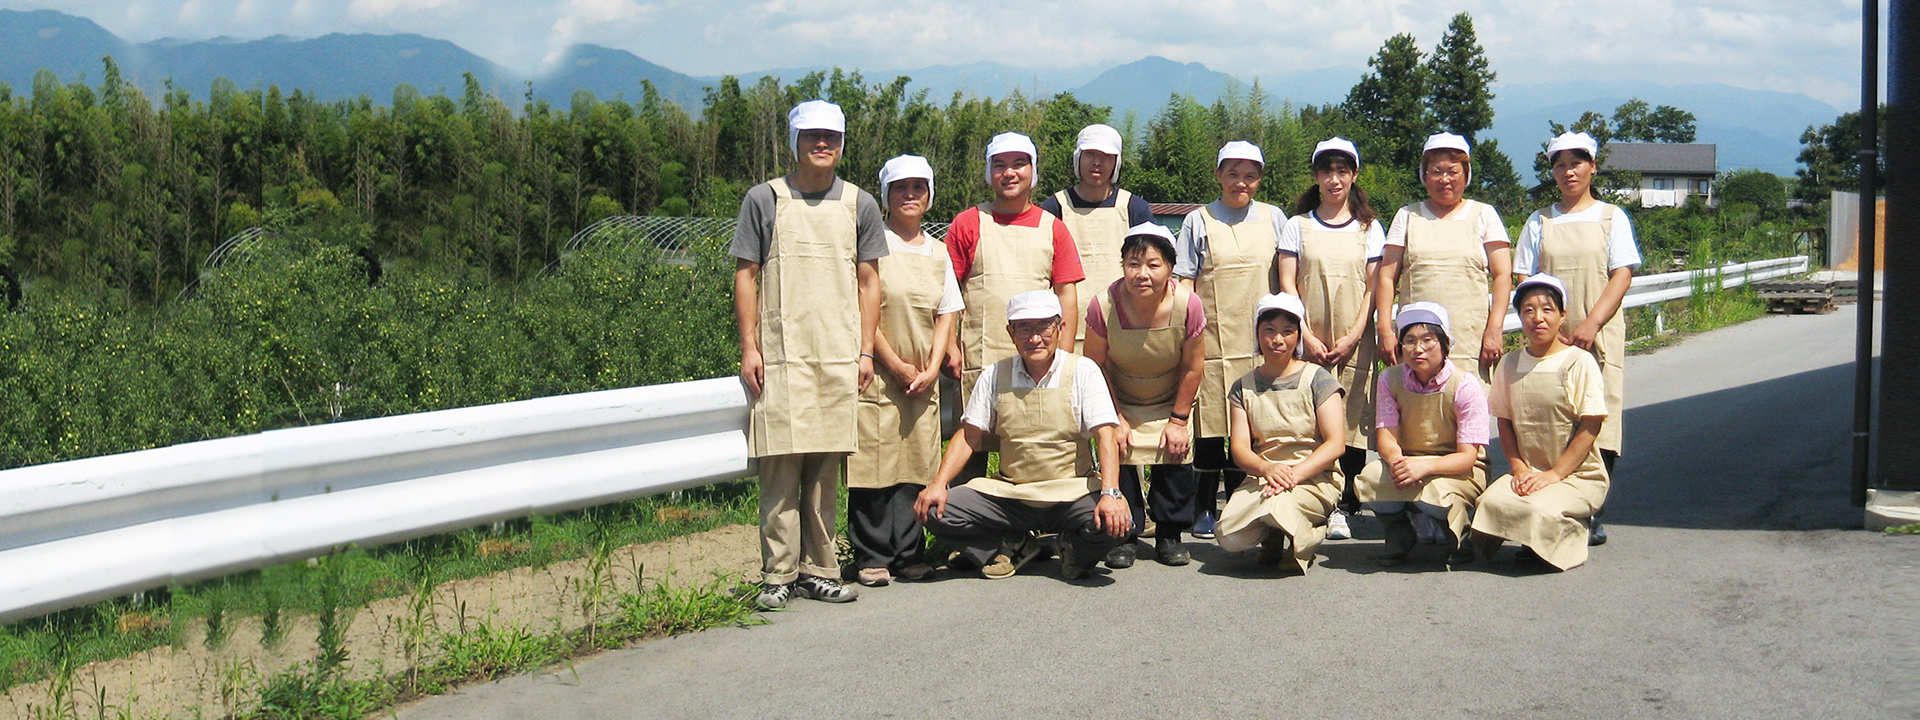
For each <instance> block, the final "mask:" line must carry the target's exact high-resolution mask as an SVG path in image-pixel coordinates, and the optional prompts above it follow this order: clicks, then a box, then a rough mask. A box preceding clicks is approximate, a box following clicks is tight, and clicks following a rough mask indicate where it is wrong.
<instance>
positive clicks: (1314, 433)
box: [1218, 363, 1345, 570]
mask: <svg viewBox="0 0 1920 720" xmlns="http://www.w3.org/2000/svg"><path fill="white" fill-rule="evenodd" d="M1324 372H1327V370H1326V368H1323V367H1320V366H1319V365H1315V364H1313V363H1306V369H1305V370H1302V371H1301V372H1300V381H1299V384H1298V385H1297V386H1295V387H1294V388H1293V389H1291V390H1283V389H1278V388H1275V389H1272V390H1268V391H1267V392H1264V393H1259V392H1254V389H1253V382H1254V381H1253V378H1252V377H1251V376H1250V375H1249V376H1248V377H1247V387H1246V388H1245V394H1244V395H1242V397H1241V399H1242V400H1244V401H1245V403H1246V408H1247V425H1248V426H1249V429H1251V430H1252V432H1253V437H1252V438H1251V440H1252V441H1253V442H1252V447H1253V450H1254V452H1257V453H1259V454H1260V456H1261V457H1263V458H1266V459H1268V460H1270V461H1273V462H1277V463H1284V464H1288V465H1293V464H1297V463H1299V462H1300V461H1302V460H1305V459H1307V456H1308V455H1311V454H1313V450H1314V448H1316V447H1319V446H1320V428H1319V425H1318V418H1319V414H1320V413H1319V408H1317V407H1315V406H1314V404H1313V381H1314V378H1315V377H1316V376H1317V375H1319V374H1320V373H1324ZM1344 487H1345V482H1344V481H1343V479H1342V478H1341V476H1340V470H1339V465H1338V464H1333V465H1331V466H1329V467H1328V468H1327V469H1326V470H1325V471H1322V472H1321V473H1320V474H1319V475H1315V476H1313V477H1311V478H1306V479H1304V480H1302V481H1301V482H1300V483H1299V484H1297V485H1294V486H1293V488H1292V489H1290V490H1287V491H1286V492H1283V493H1280V494H1277V495H1274V496H1273V497H1269V498H1262V497H1260V478H1259V477H1258V476H1256V475H1252V474H1249V475H1247V479H1246V481H1245V482H1242V483H1240V487H1238V488H1235V489H1234V491H1233V494H1232V495H1231V496H1229V497H1228V499H1227V507H1226V509H1224V510H1221V511H1220V528H1219V531H1218V532H1219V535H1220V536H1221V537H1226V536H1228V535H1233V534H1235V533H1239V532H1241V531H1244V530H1246V529H1248V528H1251V527H1254V525H1255V524H1256V523H1263V522H1265V523H1266V524H1271V525H1272V526H1274V527H1278V528H1279V529H1280V530H1281V531H1283V532H1285V533H1286V534H1287V535H1288V536H1289V537H1292V538H1293V560H1294V564H1295V565H1297V566H1298V567H1299V568H1300V569H1301V570H1305V569H1306V568H1307V566H1308V565H1311V564H1313V556H1314V551H1315V550H1317V549H1319V547H1320V543H1321V542H1323V541H1325V540H1326V539H1327V515H1328V514H1329V513H1332V512H1333V506H1334V503H1336V502H1339V500H1340V491H1341V490H1342V489H1343V488H1344Z"/></svg>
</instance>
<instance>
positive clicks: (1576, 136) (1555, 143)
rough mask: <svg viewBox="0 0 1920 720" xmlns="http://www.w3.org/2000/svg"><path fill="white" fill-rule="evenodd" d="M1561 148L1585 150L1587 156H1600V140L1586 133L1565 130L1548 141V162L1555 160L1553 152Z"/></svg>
mask: <svg viewBox="0 0 1920 720" xmlns="http://www.w3.org/2000/svg"><path fill="white" fill-rule="evenodd" d="M1561 150H1585V151H1587V157H1590V158H1591V157H1598V156H1599V154H1600V142H1599V141H1598V140H1594V139H1593V136H1592V135H1588V134H1586V133H1575V132H1564V133H1560V135H1559V136H1558V137H1555V138H1554V139H1553V140H1552V141H1550V142H1548V143H1547V162H1553V154H1554V153H1557V152H1560V151H1561Z"/></svg>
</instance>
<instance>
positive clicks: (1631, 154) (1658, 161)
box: [1602, 142, 1720, 175]
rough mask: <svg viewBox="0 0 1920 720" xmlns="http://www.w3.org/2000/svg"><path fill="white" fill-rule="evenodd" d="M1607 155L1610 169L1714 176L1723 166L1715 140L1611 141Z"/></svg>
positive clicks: (1641, 172) (1642, 172)
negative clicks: (1711, 141) (1712, 141)
mask: <svg viewBox="0 0 1920 720" xmlns="http://www.w3.org/2000/svg"><path fill="white" fill-rule="evenodd" d="M1606 155H1607V159H1606V167H1604V168H1602V169H1603V170H1606V171H1625V172H1637V173H1640V174H1642V175H1655V174H1670V175H1712V174H1714V173H1715V172H1718V171H1719V169H1720V166H1719V146H1718V145H1715V144H1713V143H1629V142H1617V143H1608V144H1607V153H1606Z"/></svg>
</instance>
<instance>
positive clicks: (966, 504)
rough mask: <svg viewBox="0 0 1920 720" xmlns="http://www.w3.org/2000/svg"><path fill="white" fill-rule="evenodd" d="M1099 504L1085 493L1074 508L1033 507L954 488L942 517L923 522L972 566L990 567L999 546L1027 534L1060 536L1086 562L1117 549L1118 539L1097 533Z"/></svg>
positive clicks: (1063, 505) (1067, 504) (1071, 504)
mask: <svg viewBox="0 0 1920 720" xmlns="http://www.w3.org/2000/svg"><path fill="white" fill-rule="evenodd" d="M1099 498H1100V496H1099V495H1096V494H1094V493H1087V494H1086V495H1084V496H1081V498H1080V499H1079V500H1074V501H1072V502H1057V503H1046V504H1044V505H1041V506H1039V507H1034V506H1032V505H1028V504H1027V503H1024V502H1021V501H1019V500H1009V499H1007V498H1003V497H995V496H993V495H988V494H986V493H983V492H980V491H977V490H974V489H973V488H970V487H956V488H953V490H952V491H950V492H948V493H947V509H946V512H943V513H941V514H940V515H939V516H937V517H930V518H927V532H930V533H933V536H934V537H936V538H939V539H940V542H941V543H942V544H944V545H946V546H947V547H949V548H952V549H953V550H956V551H958V552H959V553H960V554H961V555H965V556H966V557H967V559H968V560H971V561H973V564H974V565H975V566H985V565H986V564H988V563H990V562H993V555H994V553H997V552H999V551H1000V548H1001V547H1002V546H1003V545H1010V544H1013V543H1017V542H1019V541H1020V540H1022V539H1025V538H1026V537H1027V534H1028V533H1059V534H1060V538H1061V540H1062V541H1064V542H1069V543H1073V544H1074V546H1075V549H1076V550H1077V551H1079V556H1080V557H1081V558H1082V561H1083V562H1090V561H1093V560H1098V559H1100V558H1103V557H1106V555H1107V551H1108V550H1110V549H1112V548H1113V546H1115V545H1119V544H1120V538H1116V537H1114V536H1112V535H1108V534H1107V533H1106V532H1105V531H1103V530H1101V529H1100V525H1099V523H1098V521H1096V520H1095V517H1094V507H1095V506H1096V505H1098V504H1099Z"/></svg>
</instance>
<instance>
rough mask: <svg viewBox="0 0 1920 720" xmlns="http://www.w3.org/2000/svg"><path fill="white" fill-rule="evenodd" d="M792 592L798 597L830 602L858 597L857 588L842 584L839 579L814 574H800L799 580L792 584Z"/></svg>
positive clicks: (840, 601)
mask: <svg viewBox="0 0 1920 720" xmlns="http://www.w3.org/2000/svg"><path fill="white" fill-rule="evenodd" d="M793 592H794V594H795V595H799V596H800V597H804V598H812V599H814V600H819V601H820V602H830V603H843V602H852V601H853V600H854V599H855V598H858V597H860V589H859V588H855V587H848V586H846V585H842V584H841V583H840V581H839V580H835V579H833V578H823V577H818V576H815V575H801V576H800V580H799V581H798V582H795V583H794V584H793Z"/></svg>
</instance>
